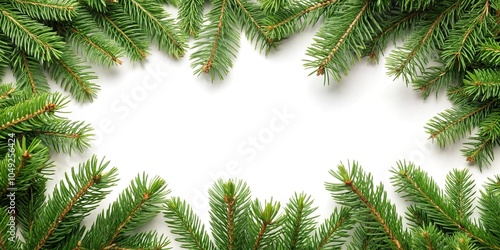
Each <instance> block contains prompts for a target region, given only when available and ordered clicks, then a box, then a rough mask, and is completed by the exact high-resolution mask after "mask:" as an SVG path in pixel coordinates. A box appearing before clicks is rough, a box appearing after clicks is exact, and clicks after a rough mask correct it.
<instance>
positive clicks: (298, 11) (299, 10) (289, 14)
mask: <svg viewBox="0 0 500 250" xmlns="http://www.w3.org/2000/svg"><path fill="white" fill-rule="evenodd" d="M337 2H338V0H311V1H309V0H307V1H296V2H294V4H291V5H290V6H289V7H290V8H289V9H286V10H285V11H280V12H279V13H277V14H276V15H268V16H267V20H266V22H267V25H266V26H265V28H266V29H267V31H268V32H269V36H270V37H271V38H272V39H275V40H281V39H283V38H286V37H288V36H290V35H292V34H293V33H295V32H297V31H300V30H302V29H303V28H304V27H305V24H307V23H311V24H314V23H316V22H317V21H318V19H319V18H320V17H321V16H322V15H323V13H324V12H329V11H330V8H331V7H332V6H334V5H335V4H336V3H337Z"/></svg>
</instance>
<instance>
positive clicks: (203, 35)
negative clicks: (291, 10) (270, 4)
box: [181, 0, 276, 80]
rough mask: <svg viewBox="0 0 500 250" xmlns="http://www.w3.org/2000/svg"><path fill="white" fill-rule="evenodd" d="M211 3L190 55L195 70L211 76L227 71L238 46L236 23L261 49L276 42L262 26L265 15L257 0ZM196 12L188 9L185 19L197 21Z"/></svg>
mask: <svg viewBox="0 0 500 250" xmlns="http://www.w3.org/2000/svg"><path fill="white" fill-rule="evenodd" d="M188 2H189V1H188ZM186 4H189V3H186ZM210 4H211V10H210V11H209V12H208V14H207V15H206V17H205V20H204V22H205V23H206V25H204V26H202V27H201V30H200V32H199V34H198V36H197V37H196V40H195V43H194V46H193V49H194V50H195V51H194V52H193V54H192V55H191V60H192V61H193V63H192V66H193V67H194V68H195V74H197V75H199V74H201V73H207V74H210V77H211V79H212V80H214V79H215V78H218V79H223V78H224V76H226V75H227V74H228V73H229V69H230V68H232V67H233V60H234V58H235V57H236V53H237V51H238V47H239V40H240V32H239V31H238V29H239V27H241V28H242V29H243V31H244V32H245V35H246V37H247V38H248V39H249V40H250V41H252V42H253V43H254V44H255V46H256V47H259V49H260V51H265V52H267V51H269V50H270V49H271V48H273V47H274V46H275V45H276V43H275V41H274V39H273V38H272V37H271V36H270V35H269V34H268V31H267V30H266V28H265V27H264V25H265V24H264V16H265V15H264V14H263V12H262V11H261V10H260V8H259V6H258V5H256V3H254V2H252V1H248V0H216V1H211V2H210ZM197 7H199V5H198V6H197ZM181 11H184V10H182V9H181ZM198 15H199V13H195V14H192V13H189V15H188V18H190V19H187V20H185V21H184V23H186V24H190V25H194V24H196V23H197V22H198V21H196V20H197V18H198V17H197V16H198ZM186 24H184V25H186Z"/></svg>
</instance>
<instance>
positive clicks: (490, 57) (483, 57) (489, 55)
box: [478, 38, 500, 67]
mask: <svg viewBox="0 0 500 250" xmlns="http://www.w3.org/2000/svg"><path fill="white" fill-rule="evenodd" d="M478 53H479V60H480V61H481V62H484V63H486V64H488V65H491V66H494V67H496V66H500V44H499V43H498V42H496V41H495V40H494V39H492V38H490V39H488V40H486V41H484V42H483V43H482V44H481V45H480V46H479V52H478Z"/></svg>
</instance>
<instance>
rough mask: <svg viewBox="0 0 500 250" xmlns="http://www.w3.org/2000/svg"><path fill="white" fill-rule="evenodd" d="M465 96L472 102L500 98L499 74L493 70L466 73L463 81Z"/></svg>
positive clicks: (477, 70)
mask: <svg viewBox="0 0 500 250" xmlns="http://www.w3.org/2000/svg"><path fill="white" fill-rule="evenodd" d="M464 85H465V87H464V91H465V94H466V95H468V96H470V97H471V98H472V100H474V101H487V100H490V99H493V98H494V99H498V98H500V72H498V71H497V70H493V69H476V70H474V71H470V72H467V75H466V77H465V79H464Z"/></svg>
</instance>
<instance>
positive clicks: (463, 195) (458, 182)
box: [445, 169, 475, 224]
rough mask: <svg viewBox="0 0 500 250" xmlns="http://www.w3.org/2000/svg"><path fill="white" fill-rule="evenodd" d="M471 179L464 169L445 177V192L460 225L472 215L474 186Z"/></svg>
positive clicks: (453, 171) (454, 171)
mask: <svg viewBox="0 0 500 250" xmlns="http://www.w3.org/2000/svg"><path fill="white" fill-rule="evenodd" d="M471 178H472V175H471V174H470V173H469V172H468V171H467V170H466V169H464V170H456V169H454V170H452V171H451V172H450V173H449V174H448V175H447V176H446V186H445V192H446V195H447V196H448V199H449V201H450V203H451V205H452V207H453V208H454V209H455V212H456V213H458V215H457V221H459V222H460V223H461V224H465V223H467V222H468V221H469V220H470V219H471V216H472V213H473V207H472V205H473V204H474V196H475V192H474V188H475V185H474V182H473V181H472V180H471Z"/></svg>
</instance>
